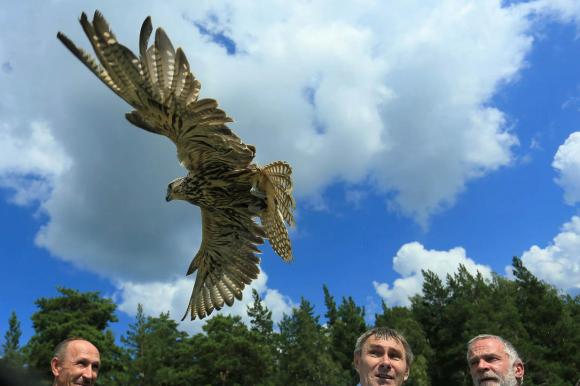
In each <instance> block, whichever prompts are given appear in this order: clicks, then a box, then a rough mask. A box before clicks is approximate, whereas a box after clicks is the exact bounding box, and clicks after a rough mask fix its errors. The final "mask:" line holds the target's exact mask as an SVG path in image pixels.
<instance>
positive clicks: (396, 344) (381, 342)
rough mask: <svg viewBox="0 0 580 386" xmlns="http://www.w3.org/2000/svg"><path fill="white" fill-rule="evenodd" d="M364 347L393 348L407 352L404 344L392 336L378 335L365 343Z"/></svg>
mask: <svg viewBox="0 0 580 386" xmlns="http://www.w3.org/2000/svg"><path fill="white" fill-rule="evenodd" d="M364 346H366V347H372V346H381V347H392V348H396V349H398V350H400V351H405V347H404V346H403V344H402V343H401V342H400V341H399V340H398V339H395V338H393V337H390V336H388V337H377V336H376V335H371V336H369V338H368V339H367V340H366V341H365V344H364Z"/></svg>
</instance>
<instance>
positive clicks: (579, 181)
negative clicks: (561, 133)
mask: <svg viewBox="0 0 580 386" xmlns="http://www.w3.org/2000/svg"><path fill="white" fill-rule="evenodd" d="M552 167H553V168H554V169H556V170H557V171H558V174H559V175H558V177H557V178H556V183H557V184H558V185H560V186H561V187H562V189H564V200H565V201H566V203H568V204H570V205H574V204H575V203H577V202H580V132H578V131H577V132H575V133H572V134H570V136H569V137H568V138H567V139H566V141H565V142H564V144H562V145H560V147H559V148H558V151H557V152H556V155H555V156H554V161H553V162H552Z"/></svg>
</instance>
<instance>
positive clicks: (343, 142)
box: [0, 0, 564, 296]
mask: <svg viewBox="0 0 580 386" xmlns="http://www.w3.org/2000/svg"><path fill="white" fill-rule="evenodd" d="M500 4H501V2H500V1H495V2H494V1H485V2H471V1H460V0H446V1H437V2H430V3H428V4H427V3H425V2H424V1H423V0H421V1H419V0H415V1H408V0H400V1H391V2H374V1H360V0H352V1H349V2H343V3H341V6H340V7H337V6H336V2H334V1H330V0H320V1H316V2H292V3H288V2H286V1H284V2H283V1H274V2H271V3H269V6H268V7H263V5H262V4H261V3H260V2H256V1H252V0H245V1H235V2H234V1H221V2H213V1H211V2H210V1H198V2H196V3H195V4H194V5H192V3H191V2H189V1H170V2H164V3H160V2H154V1H142V2H123V3H120V2H114V1H96V0H94V1H86V2H84V3H83V8H84V9H85V10H88V11H91V12H92V9H94V8H97V7H98V8H99V9H100V10H102V11H103V13H104V15H105V16H106V17H107V18H108V19H109V21H110V23H111V26H112V28H113V30H114V31H115V33H116V34H117V37H118V38H119V40H120V41H122V42H124V43H126V44H127V45H128V46H129V47H130V48H132V49H133V50H136V48H137V40H138V31H139V26H140V24H141V22H142V20H143V19H144V18H145V17H146V16H147V15H149V14H150V15H152V16H153V21H154V23H155V25H156V26H159V25H161V26H164V27H165V30H166V31H167V32H168V34H169V36H170V37H171V38H172V40H173V41H174V43H175V45H176V46H182V47H183V48H184V50H185V52H186V53H187V55H188V58H189V61H190V64H191V67H192V69H193V71H194V72H195V73H196V75H197V76H198V78H199V79H201V81H202V84H203V88H202V97H215V98H217V99H219V100H220V103H221V105H222V107H223V108H224V109H225V110H226V111H227V112H228V113H229V115H231V116H232V117H233V118H234V119H235V120H236V123H235V124H233V125H231V127H232V128H233V129H234V130H235V131H236V132H237V133H238V134H239V135H240V136H241V137H242V138H243V139H244V141H245V142H247V143H253V144H255V145H256V146H257V149H258V161H259V162H260V163H266V162H270V161H273V160H276V159H285V160H287V161H289V162H290V163H291V164H292V165H293V168H294V176H295V185H296V193H297V196H298V197H299V198H301V199H303V200H304V201H306V200H308V199H312V198H313V197H314V199H313V202H315V203H318V204H319V206H320V207H324V203H323V202H321V201H317V199H320V197H323V194H322V193H323V191H324V189H325V188H327V187H328V186H329V185H331V184H333V183H335V182H337V181H346V182H348V183H353V184H357V186H356V188H357V189H358V190H360V189H366V188H368V186H366V184H367V183H368V181H371V183H372V184H373V186H375V187H378V189H379V190H380V191H381V192H384V193H385V200H386V199H387V197H390V198H391V201H390V204H391V207H392V208H396V209H397V210H400V211H402V212H403V213H404V214H406V215H408V216H411V217H413V218H414V219H416V220H417V221H419V222H421V223H423V224H426V223H427V222H428V219H429V216H431V215H432V214H433V213H436V212H437V211H440V210H442V209H444V208H445V207H447V206H449V205H452V204H453V202H454V201H455V199H456V197H457V195H458V194H459V193H460V192H461V191H462V190H463V189H464V187H465V184H466V183H467V182H468V181H469V180H470V179H474V178H479V177H481V176H483V175H485V174H486V173H489V172H491V171H493V170H496V169H497V168H500V167H502V166H505V165H508V164H509V163H510V162H511V161H512V158H513V155H512V154H511V149H512V147H513V146H515V145H516V144H517V138H516V136H515V133H512V132H511V131H509V130H508V125H507V124H506V122H508V121H509V117H506V116H505V114H504V113H503V112H502V111H500V110H499V109H497V108H495V107H494V106H492V105H491V104H490V103H491V102H490V101H491V98H492V97H493V96H494V95H495V94H496V93H497V92H498V90H499V88H500V87H502V86H503V85H505V84H506V83H507V82H510V81H513V79H516V78H517V76H518V72H519V71H520V70H521V69H522V68H523V66H524V65H525V62H524V59H525V56H526V54H527V53H528V52H529V51H530V49H531V47H532V41H533V39H532V37H531V24H530V21H529V19H528V17H527V16H528V13H527V12H530V11H529V9H528V8H525V7H523V6H511V7H509V8H502V7H501V5H500ZM562 4H564V3H562ZM79 12H80V9H79V6H78V3H77V2H74V1H70V0H62V1H58V2H35V3H34V4H33V5H32V4H31V3H29V2H21V1H16V0H8V2H7V4H3V7H2V10H0V63H9V66H5V67H6V68H8V67H9V68H10V70H9V71H6V70H4V71H2V72H0V89H1V90H3V92H2V93H1V94H0V109H1V112H2V116H3V119H4V120H5V121H4V122H30V121H31V119H32V118H31V117H34V121H35V122H44V123H43V125H45V128H46V130H45V131H44V134H45V137H42V136H40V137H39V138H40V139H42V138H45V139H46V138H52V142H51V141H48V142H46V143H52V144H53V145H54V146H53V145H50V146H48V145H47V146H45V147H39V149H40V150H39V152H37V153H35V154H36V155H35V156H34V157H36V158H34V157H30V161H27V160H24V159H23V158H22V157H16V158H11V160H12V161H10V162H13V161H14V160H17V161H16V162H17V163H18V164H17V165H16V164H10V165H12V166H11V168H12V172H11V173H14V170H16V173H17V175H16V176H14V174H10V175H9V174H7V170H8V169H6V168H5V169H3V170H0V178H1V179H3V181H4V185H6V186H11V187H13V188H15V189H16V190H17V192H19V193H22V194H20V195H16V196H15V197H14V200H15V201H18V202H26V201H30V200H32V199H38V200H40V207H41V210H43V211H44V212H45V213H46V214H47V218H48V219H49V220H48V222H47V223H46V224H45V225H44V226H43V227H42V229H41V230H40V232H39V234H38V236H37V243H38V244H39V245H41V246H43V247H45V248H47V249H48V250H49V251H50V252H51V253H52V254H53V255H55V256H57V257H59V258H61V259H63V260H66V261H69V262H72V263H74V264H76V265H78V266H82V267H85V268H86V269H89V270H91V271H93V272H96V273H98V274H101V275H104V276H106V277H109V278H112V279H113V280H116V281H119V282H125V283H135V285H138V284H143V283H151V282H160V283H167V282H170V281H172V280H174V278H175V277H176V276H177V275H179V274H181V273H182V272H184V271H185V268H186V267H187V265H188V259H189V258H190V257H191V256H193V254H194V251H195V250H196V249H197V246H198V244H199V240H200V224H199V215H198V212H197V209H195V208H194V207H193V206H191V205H187V204H183V203H170V204H167V203H165V202H164V200H163V197H164V193H165V187H166V184H167V183H168V182H169V181H170V180H172V179H173V178H174V177H177V176H179V175H183V174H184V171H183V170H182V169H181V168H180V167H179V166H178V164H177V162H176V157H175V149H174V148H173V146H172V144H171V143H170V142H169V141H168V140H166V139H164V138H160V137H158V136H155V135H152V134H150V133H146V132H144V131H142V130H140V129H137V128H135V127H132V126H131V125H129V124H128V123H127V122H126V121H125V120H124V119H123V114H124V113H125V112H126V111H128V110H129V107H128V106H127V105H126V104H124V102H122V101H120V100H118V98H117V97H116V96H115V95H114V94H113V93H111V92H110V91H109V90H107V89H106V88H105V87H104V86H103V85H102V84H101V82H99V81H98V80H97V79H96V78H95V77H94V76H93V75H92V74H90V72H89V71H87V69H86V68H84V67H83V66H82V65H81V64H80V63H79V62H78V61H77V60H76V59H75V58H74V57H73V56H72V55H70V53H69V52H68V51H67V50H66V49H65V48H64V47H62V45H61V44H60V43H59V42H58V41H57V40H56V37H55V35H56V32H57V31H59V30H60V31H63V32H65V33H66V34H67V35H68V36H69V37H71V38H72V39H73V40H74V41H75V42H77V43H78V44H79V45H81V46H83V47H85V48H86V47H89V44H88V42H87V39H86V37H85V36H83V34H82V30H81V27H80V26H79V24H78V16H79ZM534 12H541V8H537V9H536V10H534ZM22 20H27V23H22V22H21V21H22ZM192 20H193V21H197V22H204V21H208V20H214V24H213V27H212V28H214V30H216V31H222V32H223V33H224V34H225V35H227V37H228V38H230V39H231V40H232V41H233V42H234V43H235V45H236V48H237V52H238V54H237V55H228V53H227V52H226V50H225V49H224V48H223V47H222V46H220V45H218V44H215V43H212V42H211V39H209V38H208V37H207V36H205V35H202V34H200V33H199V31H198V30H197V29H196V27H195V26H194V25H193V23H192ZM31 47H33V48H31ZM10 124H12V123H10ZM20 126H22V127H24V128H26V125H20ZM20 126H13V127H11V128H10V129H8V130H6V129H5V128H4V129H3V130H4V133H8V134H7V135H8V137H6V138H5V141H3V142H2V145H1V146H2V150H3V151H4V148H5V146H7V145H5V143H7V144H17V143H18V138H20V137H19V135H21V134H18V131H19V130H20V129H18V128H17V127H20ZM24 138H26V140H25V142H26V143H27V145H28V147H31V144H34V141H36V140H37V139H38V138H37V139H35V137H34V135H29V138H28V137H24ZM7 148H9V147H7ZM32 148H34V146H32ZM55 149H58V150H55ZM0 153H2V152H0ZM54 154H61V156H57V157H56V158H54V157H53V155H54ZM63 154H66V157H67V158H65V157H64V156H62V155H63ZM42 157H44V158H42ZM42 159H47V160H49V161H46V163H45V162H44V161H42ZM53 159H56V160H57V161H56V163H53V164H51V162H53V161H51V160H53ZM65 159H68V160H70V163H67V162H65V161H64V160H65ZM32 160H36V161H34V162H33V161H32ZM4 162H6V161H5V160H4ZM19 162H20V163H19ZM31 165H37V169H34V167H33V166H31ZM38 165H41V166H42V167H40V168H38ZM58 165H61V166H62V167H61V168H60V169H59V166H58ZM65 166H66V167H65ZM43 168H44V169H43ZM31 169H33V170H36V172H37V173H39V174H41V175H42V176H41V177H45V178H46V177H47V176H50V181H51V183H50V189H45V190H43V189H38V190H37V188H36V187H33V188H31V184H32V185H33V183H31V182H30V180H28V179H27V174H28V173H29V171H30V170H31ZM54 170H58V172H54ZM9 177H10V178H9ZM358 184H360V185H364V186H360V187H359V186H358ZM27 187H28V188H27ZM38 191H40V192H41V193H42V194H31V193H34V192H38ZM363 199H364V198H363ZM304 201H303V202H304ZM175 285H177V284H175ZM272 296H274V295H272Z"/></svg>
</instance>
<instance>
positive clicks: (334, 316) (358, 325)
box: [322, 286, 367, 385]
mask: <svg viewBox="0 0 580 386" xmlns="http://www.w3.org/2000/svg"><path fill="white" fill-rule="evenodd" d="M322 289H323V291H324V302H325V304H326V307H327V312H326V318H327V321H328V322H327V326H328V327H327V329H328V334H329V336H330V345H331V347H332V349H331V350H330V351H331V354H332V358H333V360H334V361H335V362H336V363H338V364H339V365H340V367H341V370H342V375H341V378H342V379H345V380H348V382H347V384H351V385H355V384H356V383H357V382H358V379H359V377H358V373H357V372H356V370H355V369H354V366H353V351H354V345H355V343H356V340H357V338H358V337H359V336H360V335H361V334H362V333H363V332H365V331H366V329H367V326H366V324H365V311H364V308H362V307H358V306H357V305H356V303H355V302H354V300H353V299H352V298H351V297H348V298H342V302H341V304H340V306H339V307H338V308H337V307H336V303H335V301H334V298H333V297H332V296H331V295H330V292H329V291H328V288H327V287H326V286H323V287H322Z"/></svg>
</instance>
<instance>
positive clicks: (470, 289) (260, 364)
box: [0, 258, 580, 386]
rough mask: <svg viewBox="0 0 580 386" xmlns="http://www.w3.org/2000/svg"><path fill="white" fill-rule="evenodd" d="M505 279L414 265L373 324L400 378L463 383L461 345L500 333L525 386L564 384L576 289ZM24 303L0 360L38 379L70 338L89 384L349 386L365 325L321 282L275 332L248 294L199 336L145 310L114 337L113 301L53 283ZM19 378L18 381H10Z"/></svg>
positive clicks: (573, 360)
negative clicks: (93, 350) (386, 340)
mask: <svg viewBox="0 0 580 386" xmlns="http://www.w3.org/2000/svg"><path fill="white" fill-rule="evenodd" d="M513 274H514V277H515V278H514V280H508V279H506V278H504V277H501V276H498V275H495V276H494V277H493V279H492V280H491V281H486V280H484V279H483V277H482V276H481V275H479V274H478V275H475V276H474V275H471V274H470V273H469V272H467V270H466V269H465V268H464V267H460V269H459V270H458V272H457V273H455V274H454V275H452V276H448V277H447V278H446V280H445V281H443V280H441V279H440V278H438V277H437V276H436V275H435V274H434V273H432V272H430V271H426V272H423V275H424V278H425V282H424V285H423V293H422V294H421V295H417V296H415V297H413V298H412V302H411V303H412V304H411V306H410V307H409V308H403V307H388V306H387V305H385V304H384V303H383V305H382V312H381V313H380V314H376V315H374V325H375V326H388V327H392V328H395V329H397V330H399V331H401V332H402V333H403V334H404V335H405V336H406V337H407V339H408V341H409V343H410V344H411V347H412V348H413V351H414V353H415V356H416V360H415V363H414V365H413V367H412V371H411V376H410V378H409V381H408V382H407V385H414V386H417V385H434V386H438V385H441V386H452V385H466V386H467V385H471V380H470V377H469V372H468V369H467V365H466V361H465V350H466V347H465V344H466V342H467V341H468V340H469V339H470V338H471V337H473V336H475V335H477V334H480V333H491V334H497V335H502V336H504V337H505V338H507V339H508V340H510V341H511V342H512V343H513V344H514V345H515V347H516V348H517V349H518V351H519V352H520V354H521V356H522V357H523V359H524V361H525V363H526V376H525V384H526V385H550V386H558V385H573V384H574V383H575V382H576V381H577V380H578V378H579V377H580V296H576V297H571V296H570V295H562V294H560V293H558V291H557V290H556V289H555V288H553V287H552V286H550V285H548V284H546V283H545V282H542V281H541V280H539V279H538V278H536V277H535V276H534V275H532V274H531V273H530V272H529V271H528V270H527V269H526V268H525V267H524V266H523V265H522V262H521V260H520V259H518V258H514V260H513ZM59 291H60V296H58V297H55V298H41V299H39V300H37V301H36V305H37V306H38V311H37V312H36V313H35V314H34V315H33V316H32V322H33V326H34V330H35V334H34V335H33V336H32V338H31V339H30V340H29V342H28V343H27V344H26V345H25V346H24V347H20V345H19V339H20V334H21V332H20V324H19V322H18V319H17V317H16V315H15V314H14V313H13V314H12V316H11V317H10V320H9V323H8V328H7V331H6V333H5V337H4V343H3V345H2V348H3V358H2V359H1V360H0V362H1V363H2V364H3V365H4V367H3V368H4V369H6V365H8V366H9V367H11V368H15V369H17V370H16V371H18V372H21V373H22V374H23V375H24V376H25V378H26V379H31V378H33V377H34V376H35V375H39V376H40V377H42V378H43V382H45V383H41V384H46V385H50V379H51V376H50V372H49V362H50V358H51V355H52V350H53V348H54V346H55V345H56V344H57V343H58V342H59V341H61V340H63V339H65V338H66V337H68V336H71V335H74V336H82V337H84V338H86V339H88V340H90V341H92V342H93V343H95V344H96V345H97V347H99V349H100V351H101V359H102V363H103V366H102V369H101V371H100V375H99V380H98V383H99V384H101V385H113V386H114V385H140V386H145V385H155V386H159V385H252V386H255V385H263V386H267V385H296V386H301V385H304V386H307V385H321V386H328V385H337V386H338V385H356V384H357V382H358V377H357V375H356V372H355V371H354V369H353V367H352V352H353V348H354V343H355V340H356V338H357V337H358V336H359V335H360V334H361V333H362V332H363V331H365V330H366V329H367V328H369V327H372V326H369V325H367V324H366V323H365V310H364V308H363V307H361V306H359V305H357V304H356V303H355V301H354V300H353V299H352V298H351V297H348V298H342V299H341V300H340V301H337V300H336V299H335V298H334V297H333V296H332V295H331V293H330V291H329V289H328V288H327V287H326V286H324V287H323V291H324V298H325V305H326V311H325V313H324V319H323V320H321V316H319V315H317V314H316V313H315V311H314V307H313V306H312V304H311V303H310V302H309V301H308V300H306V299H304V298H302V299H301V301H300V305H299V307H297V308H296V309H294V310H293V311H292V314H291V315H286V316H284V318H283V319H282V321H281V322H280V323H279V324H278V326H277V328H275V326H274V323H273V321H272V313H271V311H269V310H268V309H267V308H266V307H264V305H263V303H262V302H261V299H260V297H259V295H258V293H257V292H254V293H253V304H252V305H251V306H249V307H248V309H247V313H248V316H249V319H250V321H251V323H250V325H249V326H247V325H245V324H244V323H243V322H242V320H241V318H240V317H238V316H216V317H214V318H212V319H210V320H208V321H207V322H206V324H205V325H204V327H203V333H200V334H196V335H188V334H187V333H185V332H182V331H179V330H178V329H177V323H176V322H175V321H173V320H172V319H171V318H170V316H169V314H161V315H159V316H158V317H151V316H145V315H144V314H143V309H142V307H141V306H139V308H138V310H137V315H136V318H135V321H134V323H132V324H131V325H130V326H129V329H128V330H127V331H126V332H125V334H123V336H122V337H121V338H120V341H121V345H117V344H116V343H115V338H114V336H113V333H112V332H111V330H110V328H109V326H110V324H111V323H114V322H116V321H117V318H116V316H115V308H116V307H115V304H113V302H112V301H111V300H110V299H107V298H103V297H101V296H100V295H99V293H97V292H88V293H80V292H78V291H75V290H72V289H66V288H61V289H59ZM22 384H24V383H22Z"/></svg>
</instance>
